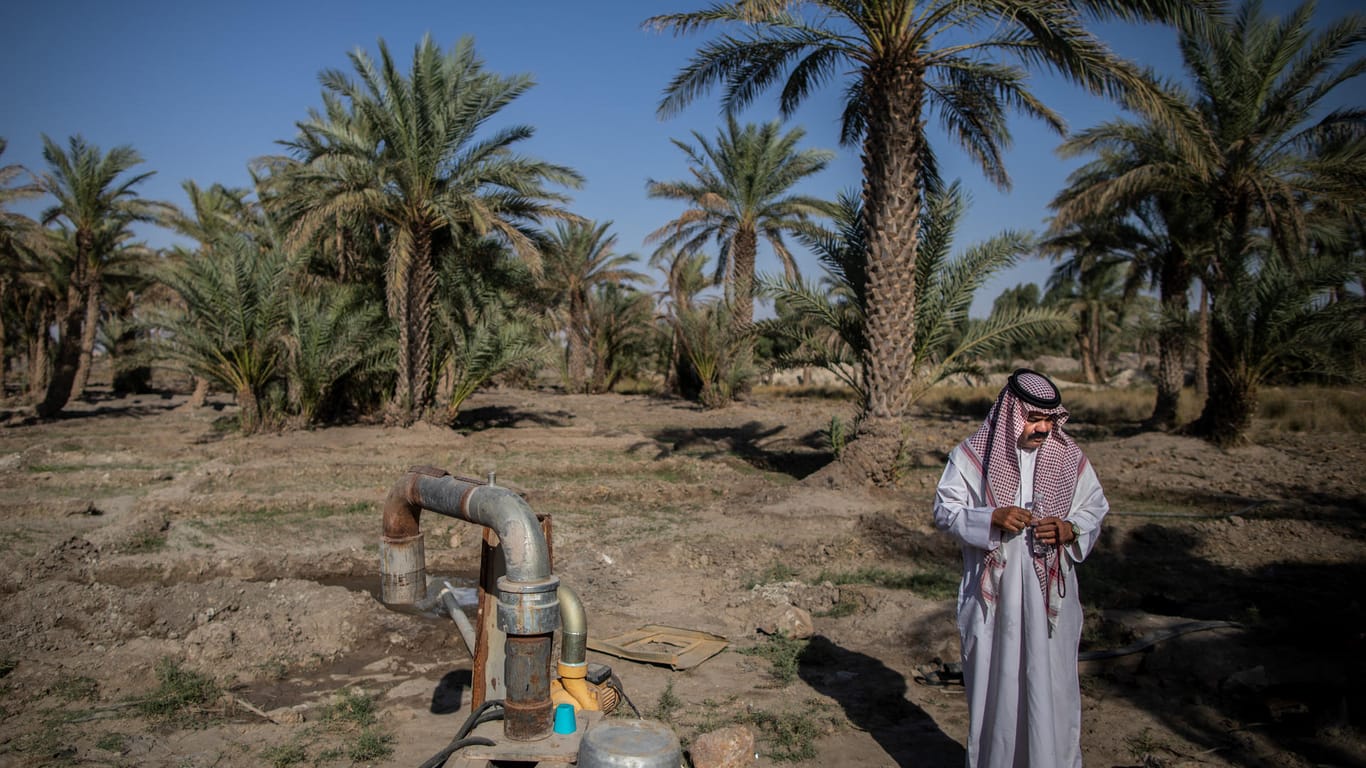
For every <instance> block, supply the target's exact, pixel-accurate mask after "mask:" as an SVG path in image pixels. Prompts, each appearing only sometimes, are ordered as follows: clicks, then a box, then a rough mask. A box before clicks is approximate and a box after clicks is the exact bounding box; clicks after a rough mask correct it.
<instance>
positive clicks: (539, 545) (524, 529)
mask: <svg viewBox="0 0 1366 768" xmlns="http://www.w3.org/2000/svg"><path fill="white" fill-rule="evenodd" d="M424 509H429V510H431V511H433V512H437V513H439V514H443V515H447V516H450V517H457V518H460V519H461V520H467V521H469V522H471V523H478V524H479V525H483V526H485V527H487V528H489V529H491V530H492V531H493V532H494V533H496V534H498V546H499V549H500V550H501V552H502V554H503V560H504V562H505V563H506V566H507V571H506V575H505V576H502V577H501V578H499V579H498V584H497V587H498V614H497V615H498V628H499V629H500V630H502V631H503V632H504V633H506V634H507V635H508V638H507V659H506V665H505V671H504V678H505V680H506V681H507V691H508V694H507V699H506V701H505V702H504V708H505V710H506V712H507V714H508V718H507V720H506V722H505V723H504V732H505V734H506V735H507V736H508V738H510V739H514V740H520V741H525V740H531V739H538V738H542V737H544V736H547V735H549V733H550V730H551V726H552V717H551V701H550V648H551V641H550V638H551V635H552V633H553V632H554V631H555V630H556V629H557V628H558V627H559V624H560V606H559V600H558V598H557V596H556V590H557V588H558V587H559V583H560V580H559V579H558V578H557V577H555V576H554V575H552V574H551V573H550V549H549V547H548V545H547V544H546V540H545V536H544V535H542V533H541V525H540V522H539V521H537V519H536V514H535V513H534V512H532V510H531V507H529V506H527V503H526V502H525V501H524V500H523V499H522V497H520V496H518V495H517V494H515V493H513V492H512V491H510V490H508V489H506V488H500V487H498V486H495V485H492V484H489V483H482V482H479V481H477V480H468V479H464V478H458V477H452V476H451V475H450V474H448V473H447V472H445V471H443V470H440V469H436V468H434V467H415V468H413V469H411V470H409V471H408V472H407V473H406V474H404V475H403V477H401V478H399V480H398V482H397V483H395V484H394V487H393V489H391V490H390V492H389V496H388V498H386V499H385V502H384V513H383V514H384V531H383V535H382V536H381V538H380V576H381V579H382V583H381V589H380V599H382V600H383V601H384V602H385V603H386V604H395V603H402V604H411V603H416V602H418V601H419V600H422V599H424V598H425V597H426V591H427V573H426V570H427V569H426V562H425V556H424V552H423V545H422V532H421V530H420V528H419V526H418V521H419V519H420V517H421V514H422V510H424Z"/></svg>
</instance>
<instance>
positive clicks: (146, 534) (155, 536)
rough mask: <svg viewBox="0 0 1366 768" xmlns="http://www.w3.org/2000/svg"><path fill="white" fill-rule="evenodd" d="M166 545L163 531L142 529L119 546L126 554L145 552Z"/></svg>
mask: <svg viewBox="0 0 1366 768" xmlns="http://www.w3.org/2000/svg"><path fill="white" fill-rule="evenodd" d="M165 547H166V532H165V531H142V532H141V533H139V534H137V535H136V536H134V537H133V538H131V539H129V540H128V541H127V542H125V543H124V544H123V546H122V547H120V548H119V549H120V551H122V552H124V553H127V554H147V553H150V552H157V551H159V550H161V549H164V548H165Z"/></svg>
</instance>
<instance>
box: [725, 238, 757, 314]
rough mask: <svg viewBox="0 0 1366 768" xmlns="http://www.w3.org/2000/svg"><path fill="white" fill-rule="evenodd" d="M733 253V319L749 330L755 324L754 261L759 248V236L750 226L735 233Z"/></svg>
mask: <svg viewBox="0 0 1366 768" xmlns="http://www.w3.org/2000/svg"><path fill="white" fill-rule="evenodd" d="M732 247H733V249H734V250H733V251H732V253H731V256H732V258H733V259H734V263H733V264H732V265H731V266H732V268H733V269H734V270H735V274H734V281H733V286H732V289H731V290H733V291H734V295H733V296H732V297H731V298H732V300H733V303H734V306H735V314H734V315H733V321H734V323H735V327H736V329H737V330H740V331H748V330H749V328H750V326H752V325H754V263H755V257H756V254H757V253H758V250H759V236H758V234H756V233H755V231H754V230H753V229H751V228H749V227H741V228H740V229H739V230H738V231H737V232H736V233H735V242H734V243H733V246H732Z"/></svg>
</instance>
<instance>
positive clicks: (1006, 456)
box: [962, 368, 1086, 631]
mask: <svg viewBox="0 0 1366 768" xmlns="http://www.w3.org/2000/svg"><path fill="white" fill-rule="evenodd" d="M1030 412H1034V413H1043V414H1046V415H1048V416H1052V417H1053V418H1054V423H1053V429H1052V431H1051V433H1050V434H1049V436H1048V439H1047V440H1045V441H1044V443H1043V445H1042V446H1040V447H1039V448H1038V455H1037V457H1036V458H1035V462H1034V508H1033V510H1032V512H1031V517H1032V518H1033V519H1035V520H1038V519H1041V518H1045V517H1061V518H1064V519H1065V518H1066V517H1067V515H1068V512H1069V511H1070V510H1071V508H1072V496H1073V495H1074V494H1075V492H1076V489H1077V479H1078V478H1079V477H1080V476H1081V473H1082V470H1083V469H1084V468H1085V467H1086V456H1085V455H1083V454H1082V452H1081V448H1080V447H1078V446H1077V443H1076V441H1075V440H1073V439H1072V438H1071V436H1069V435H1068V434H1067V433H1066V432H1065V431H1063V429H1062V426H1063V424H1065V423H1067V418H1068V415H1069V414H1068V412H1067V409H1066V408H1064V407H1062V397H1061V396H1060V395H1059V393H1058V388H1057V387H1056V386H1055V385H1054V384H1053V382H1052V381H1049V380H1048V378H1047V377H1045V376H1043V375H1041V374H1038V373H1035V372H1034V371H1030V370H1027V369H1024V368H1021V369H1020V370H1017V371H1016V372H1015V373H1014V374H1012V375H1011V377H1010V381H1009V382H1007V384H1006V386H1005V387H1004V388H1003V389H1002V390H1001V394H1000V395H999V396H997V398H996V402H995V403H994V404H993V405H992V406H991V412H990V413H989V414H987V418H986V421H984V422H982V426H981V427H979V428H978V429H977V431H976V432H975V433H973V435H972V436H971V437H969V438H968V439H967V440H965V441H963V445H962V448H963V449H964V451H965V452H966V453H967V455H968V456H969V457H970V458H971V459H972V460H973V461H974V462H975V463H976V464H977V467H976V469H978V470H979V471H980V476H981V477H982V482H983V488H982V489H981V491H982V494H981V495H982V498H984V499H985V500H986V503H987V504H988V505H990V506H991V507H993V508H996V507H1001V506H1005V505H1009V504H1014V503H1015V494H1016V493H1017V492H1018V491H1019V488H1020V461H1019V456H1018V453H1017V452H1018V450H1019V438H1020V434H1021V433H1022V432H1023V430H1024V425H1025V415H1026V414H1027V413H1030ZM1033 561H1034V573H1035V574H1036V575H1037V576H1038V578H1039V589H1040V591H1041V592H1042V594H1043V600H1044V607H1045V608H1046V609H1047V611H1048V625H1049V628H1050V631H1051V629H1052V627H1053V626H1054V625H1055V623H1056V621H1057V615H1058V606H1057V603H1056V602H1054V601H1053V600H1052V599H1051V595H1052V593H1053V589H1054V587H1055V585H1056V588H1057V589H1058V590H1059V594H1060V595H1061V594H1062V593H1061V590H1062V550H1061V548H1060V547H1052V548H1051V549H1050V550H1049V551H1048V552H1047V553H1046V554H1044V555H1043V556H1034V557H1033ZM1004 568H1005V558H1004V556H1003V555H1002V554H1001V551H1000V545H999V544H997V545H996V546H995V547H992V548H991V550H990V551H988V552H987V556H986V568H985V569H984V570H983V573H982V584H981V587H982V598H983V599H984V600H986V602H987V603H988V604H994V603H995V602H996V586H997V584H999V583H1000V578H1001V572H1002V570H1004Z"/></svg>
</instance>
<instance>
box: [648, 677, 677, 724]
mask: <svg viewBox="0 0 1366 768" xmlns="http://www.w3.org/2000/svg"><path fill="white" fill-rule="evenodd" d="M682 708H683V700H682V699H680V698H678V694H676V693H674V681H673V680H670V681H669V682H668V683H667V684H666V685H665V686H664V690H663V692H661V693H660V694H659V700H658V701H656V702H655V708H654V709H653V710H652V711H651V712H650V717H653V718H654V719H656V720H658V721H660V722H661V723H672V722H673V719H674V715H675V714H677V712H678V710H680V709H682Z"/></svg>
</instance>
